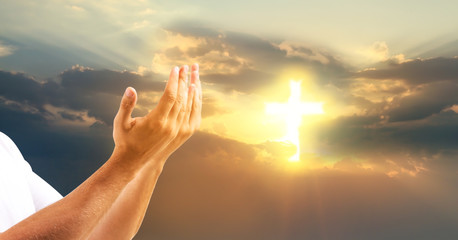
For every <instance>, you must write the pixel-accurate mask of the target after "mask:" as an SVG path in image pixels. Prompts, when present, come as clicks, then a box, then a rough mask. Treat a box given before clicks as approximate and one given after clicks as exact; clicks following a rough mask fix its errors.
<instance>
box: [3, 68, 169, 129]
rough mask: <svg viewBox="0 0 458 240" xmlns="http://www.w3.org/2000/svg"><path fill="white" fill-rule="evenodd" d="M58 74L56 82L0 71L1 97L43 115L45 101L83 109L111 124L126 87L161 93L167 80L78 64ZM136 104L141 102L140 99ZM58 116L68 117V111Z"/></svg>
mask: <svg viewBox="0 0 458 240" xmlns="http://www.w3.org/2000/svg"><path fill="white" fill-rule="evenodd" d="M59 77H60V81H59V82H57V81H53V80H48V81H45V82H38V81H37V80H35V79H34V78H32V77H29V76H26V75H25V74H23V73H11V72H5V71H0V87H1V88H0V96H2V97H4V98H5V99H7V100H10V101H15V102H18V103H22V104H25V105H28V106H31V107H34V108H36V109H37V110H38V111H40V112H43V114H45V113H48V114H49V112H47V111H46V110H45V105H46V104H50V105H52V106H55V107H62V108H67V109H70V110H75V111H83V112H84V111H85V112H87V113H88V116H90V117H95V118H96V119H97V120H100V121H102V122H104V123H105V124H108V125H111V123H112V121H113V117H114V115H115V114H116V112H117V109H118V106H119V102H120V100H121V96H122V94H123V93H124V90H125V88H126V87H128V86H132V87H134V88H136V89H138V91H142V92H161V91H163V89H164V86H165V82H164V81H163V80H165V79H166V78H165V77H164V76H161V75H154V74H149V75H145V76H142V75H139V74H136V73H132V72H127V71H124V72H117V71H110V70H92V69H88V68H83V67H79V66H75V67H73V68H72V69H70V70H66V71H64V72H63V73H62V74H61V75H60V76H59ZM139 104H142V101H141V99H140V101H139ZM151 107H153V106H151ZM61 116H62V117H64V118H67V119H68V117H70V116H69V115H68V113H66V114H64V115H62V114H61Z"/></svg>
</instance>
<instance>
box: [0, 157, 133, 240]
mask: <svg viewBox="0 0 458 240" xmlns="http://www.w3.org/2000/svg"><path fill="white" fill-rule="evenodd" d="M127 156H128V155H126V154H125V153H121V152H117V151H114V153H113V155H112V156H111V157H110V159H109V160H108V161H107V162H106V163H105V164H104V165H103V166H102V167H101V168H100V169H99V170H97V171H96V172H95V173H94V174H93V175H92V176H91V177H89V178H88V179H87V180H86V181H85V182H83V183H82V184H81V185H80V186H79V187H78V188H76V189H75V190H74V191H73V192H71V193H70V194H69V195H67V196H66V197H65V198H63V199H61V200H60V201H58V202H56V203H54V204H52V205H50V206H48V207H46V208H44V209H42V210H40V211H39V212H37V213H35V214H33V215H31V216H30V217H28V218H26V219H24V220H23V221H21V222H19V223H18V224H16V225H15V226H13V227H11V228H10V229H8V230H7V231H6V232H5V233H3V234H2V235H0V239H2V240H3V239H5V240H6V239H8V240H10V239H85V238H87V237H88V236H89V234H90V233H91V232H92V230H93V229H94V228H95V227H96V226H97V224H98V222H99V221H100V220H101V219H102V218H103V216H104V215H105V214H106V213H107V211H108V209H110V207H111V206H112V205H113V203H114V202H115V201H116V199H117V198H118V196H119V195H120V193H121V192H122V191H123V189H124V188H125V187H126V185H127V184H128V183H129V182H130V181H131V180H132V179H133V178H134V177H135V175H136V173H137V172H138V171H139V170H140V168H141V166H138V167H135V166H134V165H130V166H127V165H126V163H127V162H132V163H134V161H121V159H122V158H126V157H127Z"/></svg>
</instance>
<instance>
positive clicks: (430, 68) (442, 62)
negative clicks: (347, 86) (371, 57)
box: [356, 57, 458, 85]
mask: <svg viewBox="0 0 458 240" xmlns="http://www.w3.org/2000/svg"><path fill="white" fill-rule="evenodd" d="M356 76H357V77H365V78H373V79H402V80H404V81H406V82H407V83H408V84H411V85H418V84H422V83H429V82H437V81H442V80H452V81H454V82H457V81H458V58H456V57H455V58H443V57H438V58H430V59H415V60H411V61H407V62H403V63H395V62H387V66H386V67H385V68H381V69H375V70H365V71H362V72H359V73H357V74H356Z"/></svg>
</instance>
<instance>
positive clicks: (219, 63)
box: [153, 22, 350, 93]
mask: <svg viewBox="0 0 458 240" xmlns="http://www.w3.org/2000/svg"><path fill="white" fill-rule="evenodd" d="M164 31H165V33H166V34H165V36H166V37H165V39H164V40H163V41H164V42H166V43H167V44H166V46H165V47H164V50H162V51H159V52H158V53H156V54H155V56H154V60H153V68H155V69H156V70H157V71H159V72H160V71H163V70H161V69H165V67H162V66H169V65H171V64H172V63H175V64H176V63H178V64H188V63H189V62H199V63H200V66H201V76H202V80H203V81H204V82H207V81H208V82H209V83H212V84H215V86H216V87H218V86H222V87H223V88H224V89H225V90H236V91H241V92H244V93H253V91H255V90H257V89H260V88H263V87H265V86H266V85H271V84H272V83H274V82H278V81H281V80H283V81H285V80H284V79H282V78H284V76H281V75H280V74H281V73H283V72H286V71H287V70H290V69H291V68H294V71H295V72H304V73H307V72H308V73H310V72H312V73H313V74H315V75H314V76H315V77H316V79H314V80H315V81H317V82H318V83H320V84H323V85H325V84H328V83H333V84H336V85H339V86H342V85H346V84H348V83H346V80H345V78H346V77H347V76H349V75H350V74H349V72H348V70H347V69H346V66H345V64H343V63H341V62H340V61H339V60H337V59H336V58H335V57H333V56H332V55H331V54H329V53H327V52H325V51H322V50H319V49H317V48H312V47H306V46H303V45H300V44H299V43H292V42H288V41H281V42H280V43H277V42H274V41H271V40H268V39H263V38H260V37H257V36H254V35H251V34H243V33H239V32H230V31H228V32H224V31H217V30H215V29H213V28H206V27H203V26H202V25H200V26H199V25H197V24H194V25H193V24H192V23H189V22H186V23H184V22H175V23H174V24H171V25H170V26H168V27H165V28H164ZM302 77H303V74H302ZM286 81H289V79H287V80H286Z"/></svg>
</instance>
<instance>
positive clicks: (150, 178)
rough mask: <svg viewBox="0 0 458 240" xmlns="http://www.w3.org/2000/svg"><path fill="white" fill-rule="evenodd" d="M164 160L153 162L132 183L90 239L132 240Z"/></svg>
mask: <svg viewBox="0 0 458 240" xmlns="http://www.w3.org/2000/svg"><path fill="white" fill-rule="evenodd" d="M162 163H163V161H159V162H150V163H148V164H147V165H146V166H144V167H143V168H142V170H141V171H139V172H138V174H137V175H136V176H135V178H134V179H133V180H132V181H131V182H129V184H128V185H127V186H126V188H125V189H124V190H123V191H122V192H121V194H120V196H119V197H118V198H117V199H116V201H115V202H114V204H113V205H112V206H111V208H110V209H109V210H108V212H107V214H106V215H105V216H104V217H103V218H102V220H101V221H100V223H99V224H98V225H97V226H96V228H95V229H94V231H93V232H92V233H91V235H90V237H89V239H91V240H92V239H94V240H97V239H113V240H116V239H120V240H124V239H132V238H133V237H134V236H135V234H136V233H137V231H138V229H139V228H140V225H141V223H142V221H143V218H144V216H145V212H146V210H147V208H148V204H149V201H150V199H151V195H152V194H153V191H154V188H155V186H156V182H157V180H158V178H159V176H160V174H161V172H162V167H163V166H162V165H163V164H162Z"/></svg>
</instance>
